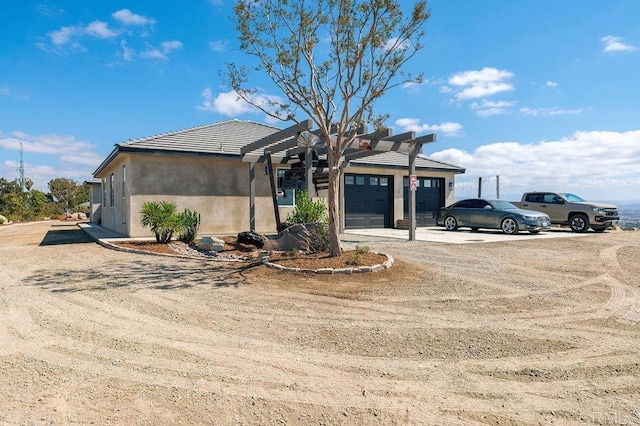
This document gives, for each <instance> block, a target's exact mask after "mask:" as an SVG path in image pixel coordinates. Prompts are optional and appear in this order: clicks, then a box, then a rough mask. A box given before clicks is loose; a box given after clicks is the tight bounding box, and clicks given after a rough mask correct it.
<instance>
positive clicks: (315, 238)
mask: <svg viewBox="0 0 640 426" xmlns="http://www.w3.org/2000/svg"><path fill="white" fill-rule="evenodd" d="M324 227H325V225H324V224H317V223H307V224H300V223H298V224H295V225H291V226H290V227H288V228H287V229H285V230H284V231H282V232H280V233H279V234H278V235H277V236H276V237H275V238H274V239H271V240H268V241H267V243H266V244H265V249H267V250H274V251H289V250H300V251H304V252H307V253H313V252H320V251H324V250H326V249H327V242H326V240H325V238H323V236H322V235H323V232H324V230H323V228H324Z"/></svg>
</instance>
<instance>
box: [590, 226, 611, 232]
mask: <svg viewBox="0 0 640 426" xmlns="http://www.w3.org/2000/svg"><path fill="white" fill-rule="evenodd" d="M591 229H593V231H594V232H604V230H605V229H607V227H606V226H594V225H591Z"/></svg>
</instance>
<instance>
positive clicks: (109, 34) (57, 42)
mask: <svg viewBox="0 0 640 426" xmlns="http://www.w3.org/2000/svg"><path fill="white" fill-rule="evenodd" d="M47 35H48V36H49V39H50V40H51V43H52V44H53V45H54V47H56V48H61V47H63V46H66V45H69V46H71V48H72V49H74V50H76V51H84V50H85V49H84V47H83V46H82V45H81V44H80V42H79V41H78V40H79V39H81V38H82V37H83V36H91V37H97V38H113V37H116V36H117V35H118V33H117V32H116V31H114V30H112V29H111V28H109V24H107V23H106V22H102V21H93V22H91V23H90V24H89V25H87V26H86V27H85V26H83V25H74V26H69V27H62V28H60V29H59V30H56V31H51V32H49V33H47ZM38 46H39V47H40V48H43V49H44V50H46V46H44V45H42V44H39V45H38Z"/></svg>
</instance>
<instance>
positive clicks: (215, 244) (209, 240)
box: [198, 236, 224, 253]
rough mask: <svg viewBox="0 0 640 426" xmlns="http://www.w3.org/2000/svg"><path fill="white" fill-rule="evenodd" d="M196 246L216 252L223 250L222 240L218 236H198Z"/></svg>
mask: <svg viewBox="0 0 640 426" xmlns="http://www.w3.org/2000/svg"><path fill="white" fill-rule="evenodd" d="M198 248H199V249H202V250H209V251H215V252H216V253H217V252H220V251H222V250H224V241H222V240H221V239H220V238H216V237H210V236H205V237H202V238H200V241H198Z"/></svg>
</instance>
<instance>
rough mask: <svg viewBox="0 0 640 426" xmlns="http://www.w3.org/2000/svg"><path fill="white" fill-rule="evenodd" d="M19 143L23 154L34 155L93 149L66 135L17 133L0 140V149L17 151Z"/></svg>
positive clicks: (88, 144)
mask: <svg viewBox="0 0 640 426" xmlns="http://www.w3.org/2000/svg"><path fill="white" fill-rule="evenodd" d="M0 136H1V135H0ZM20 143H22V150H23V151H24V152H33V153H36V154H69V153H72V152H82V151H85V150H90V149H92V148H93V144H91V143H89V142H84V141H79V140H76V139H75V138H74V137H73V136H68V135H56V134H50V135H29V134H27V133H24V132H19V131H18V132H13V133H12V137H5V138H1V139H0V147H2V148H5V149H9V150H14V151H19V150H20Z"/></svg>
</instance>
